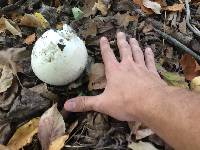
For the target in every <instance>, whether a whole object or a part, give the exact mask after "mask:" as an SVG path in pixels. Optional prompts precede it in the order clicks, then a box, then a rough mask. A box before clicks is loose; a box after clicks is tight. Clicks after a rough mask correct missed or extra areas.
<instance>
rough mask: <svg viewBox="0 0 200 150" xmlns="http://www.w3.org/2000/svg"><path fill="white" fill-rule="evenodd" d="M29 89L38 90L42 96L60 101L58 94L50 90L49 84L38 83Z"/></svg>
mask: <svg viewBox="0 0 200 150" xmlns="http://www.w3.org/2000/svg"><path fill="white" fill-rule="evenodd" d="M29 90H31V91H33V92H36V93H38V94H40V95H41V96H43V97H45V98H48V99H50V100H52V101H58V99H59V98H58V96H57V95H56V94H54V93H52V92H51V91H49V90H48V88H47V85H46V84H45V83H42V84H39V85H36V86H34V87H32V88H30V89H29Z"/></svg>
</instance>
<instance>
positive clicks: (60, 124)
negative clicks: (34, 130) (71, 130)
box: [38, 104, 65, 150]
mask: <svg viewBox="0 0 200 150" xmlns="http://www.w3.org/2000/svg"><path fill="white" fill-rule="evenodd" d="M64 133H65V122H64V120H63V117H62V115H61V114H60V112H59V111H58V109H57V104H54V105H53V106H52V107H51V108H49V109H48V110H47V111H46V112H45V113H44V114H43V115H42V117H41V119H40V122H39V129H38V138H39V140H40V143H41V145H42V149H43V150H48V148H49V146H50V144H51V142H52V141H54V140H55V139H57V138H58V137H60V136H63V135H64Z"/></svg>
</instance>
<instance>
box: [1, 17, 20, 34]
mask: <svg viewBox="0 0 200 150" xmlns="http://www.w3.org/2000/svg"><path fill="white" fill-rule="evenodd" d="M6 30H8V31H10V33H12V34H13V35H18V36H20V37H22V34H21V31H20V29H19V27H18V26H17V24H15V23H14V22H13V21H11V20H8V19H6V18H4V17H1V18H0V33H1V32H5V31H6Z"/></svg>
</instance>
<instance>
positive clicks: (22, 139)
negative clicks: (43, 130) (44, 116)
mask: <svg viewBox="0 0 200 150" xmlns="http://www.w3.org/2000/svg"><path fill="white" fill-rule="evenodd" d="M38 125H39V118H34V119H32V120H30V121H29V122H28V123H26V124H24V125H23V126H21V127H19V128H18V129H17V131H16V132H15V134H14V135H13V136H12V138H11V139H10V140H9V142H8V144H7V147H8V148H9V149H11V150H18V149H23V147H24V146H26V145H27V144H29V143H31V141H32V139H33V136H34V135H35V134H36V133H37V132H38Z"/></svg>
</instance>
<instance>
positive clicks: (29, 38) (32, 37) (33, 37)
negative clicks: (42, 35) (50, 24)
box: [24, 33, 36, 45]
mask: <svg viewBox="0 0 200 150" xmlns="http://www.w3.org/2000/svg"><path fill="white" fill-rule="evenodd" d="M35 40H36V35H35V33H33V34H31V35H29V36H27V37H26V39H25V40H24V43H25V44H27V45H31V44H33V42H35Z"/></svg>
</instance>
